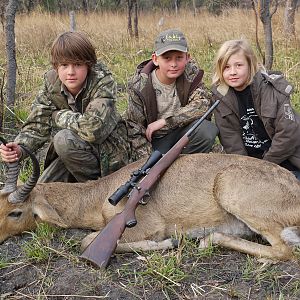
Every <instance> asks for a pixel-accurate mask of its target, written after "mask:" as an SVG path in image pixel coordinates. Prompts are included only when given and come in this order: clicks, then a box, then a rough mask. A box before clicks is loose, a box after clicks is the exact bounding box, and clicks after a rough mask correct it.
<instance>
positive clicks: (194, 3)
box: [193, 0, 197, 17]
mask: <svg viewBox="0 0 300 300" xmlns="http://www.w3.org/2000/svg"><path fill="white" fill-rule="evenodd" d="M193 12H194V17H196V14H197V7H196V1H195V0H193Z"/></svg>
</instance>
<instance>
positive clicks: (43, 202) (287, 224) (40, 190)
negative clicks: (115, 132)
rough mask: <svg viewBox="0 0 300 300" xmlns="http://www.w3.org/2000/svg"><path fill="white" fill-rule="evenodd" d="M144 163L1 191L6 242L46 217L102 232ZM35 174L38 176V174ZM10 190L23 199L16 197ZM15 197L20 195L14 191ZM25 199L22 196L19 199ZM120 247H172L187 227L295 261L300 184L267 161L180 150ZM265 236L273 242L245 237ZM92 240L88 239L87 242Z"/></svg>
mask: <svg viewBox="0 0 300 300" xmlns="http://www.w3.org/2000/svg"><path fill="white" fill-rule="evenodd" d="M143 163H144V162H143V161H138V162H135V163H132V164H130V165H128V166H126V167H124V168H122V169H120V170H119V171H117V172H115V173H113V174H111V175H109V176H106V177H104V178H100V179H99V180H97V181H90V182H87V183H46V184H45V183H44V184H36V179H32V178H31V181H30V182H31V183H30V182H29V183H25V185H24V186H21V187H18V189H17V191H14V192H13V193H11V192H5V193H2V195H1V196H0V200H1V202H2V203H1V208H0V241H4V240H5V239H6V238H8V237H9V236H12V235H16V234H19V233H21V232H23V231H25V230H31V229H33V228H34V227H35V226H36V221H37V222H39V221H45V222H49V223H52V224H55V225H58V226H62V227H65V228H91V229H94V230H101V229H102V228H103V227H104V226H105V224H107V222H108V221H109V220H110V219H111V218H112V217H113V216H114V215H115V214H116V213H117V212H119V211H121V210H122V209H123V207H124V203H125V201H126V199H123V200H122V201H121V202H120V203H119V204H118V205H117V206H116V207H115V206H112V205H111V204H110V203H109V202H108V201H107V199H108V197H109V196H110V195H111V194H112V193H113V192H114V191H115V190H116V189H117V188H118V187H119V186H121V185H122V184H124V182H125V181H126V180H127V179H128V178H129V177H130V174H131V173H132V172H133V171H134V170H137V169H138V168H139V167H140V166H141V165H142V164H143ZM32 176H33V177H34V175H32ZM9 194H10V195H13V196H16V195H17V198H18V197H19V198H20V199H19V200H21V201H23V202H19V203H11V202H10V201H9V200H8V197H9ZM10 198H14V197H12V196H10ZM19 200H18V201H19ZM136 217H137V220H138V224H137V225H136V226H135V227H134V228H128V229H127V230H126V231H125V232H124V234H123V237H122V239H121V241H120V243H119V245H118V248H117V251H119V252H120V251H122V252H124V251H132V250H137V249H142V250H149V249H161V248H170V247H172V246H173V240H172V238H171V236H172V235H174V232H175V231H177V232H182V233H186V234H188V235H190V236H192V237H200V238H204V234H206V236H205V238H204V239H202V245H205V244H206V242H207V239H208V238H209V239H210V240H211V241H212V243H214V244H218V245H221V246H224V247H228V248H231V249H234V250H237V251H241V252H244V253H248V254H252V255H256V256H258V257H266V258H271V259H280V260H286V259H291V258H292V257H293V255H292V247H291V246H292V245H296V244H298V243H299V242H300V234H299V232H300V231H299V230H298V226H300V183H299V181H298V180H297V179H296V178H295V177H294V176H293V174H291V173H290V172H289V171H287V170H285V169H283V168H281V167H279V166H277V165H275V164H272V163H268V162H265V161H262V160H258V159H253V158H250V157H245V156H238V155H226V154H192V155H183V156H180V157H179V158H178V159H177V160H176V161H175V162H174V164H172V165H171V167H170V168H169V169H168V170H167V171H166V173H165V174H164V175H163V176H162V177H161V179H160V181H159V182H158V184H157V185H156V187H155V188H154V189H153V190H152V191H151V197H150V199H149V201H148V204H147V205H144V206H143V205H139V207H138V208H137V211H136ZM253 233H257V234H260V235H261V236H262V237H263V238H265V239H266V240H267V241H268V242H269V243H270V245H262V244H258V243H256V242H252V241H249V240H246V239H244V238H245V237H251V235H253ZM90 240H91V239H89V238H86V241H85V242H86V243H88V242H89V241H90Z"/></svg>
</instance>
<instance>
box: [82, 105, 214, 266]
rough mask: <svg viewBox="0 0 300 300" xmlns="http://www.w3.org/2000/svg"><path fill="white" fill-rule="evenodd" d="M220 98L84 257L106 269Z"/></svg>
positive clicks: (150, 173) (155, 168)
mask: <svg viewBox="0 0 300 300" xmlns="http://www.w3.org/2000/svg"><path fill="white" fill-rule="evenodd" d="M219 102H220V100H217V101H216V102H215V103H214V104H213V105H212V106H211V107H210V109H209V110H208V111H207V112H206V113H205V114H204V115H203V116H202V117H201V118H200V119H199V120H198V121H197V122H196V123H195V124H194V125H193V126H192V127H191V128H190V129H189V130H188V131H187V132H186V134H185V135H184V136H183V137H182V138H181V139H180V140H179V141H178V142H177V143H176V144H175V145H174V146H173V147H172V148H171V149H170V150H169V151H168V152H167V153H166V154H164V155H163V156H162V158H160V160H159V161H158V162H157V163H156V164H154V165H153V167H152V168H151V169H150V170H149V171H148V172H147V174H146V176H145V177H144V178H143V179H142V180H141V181H140V182H139V184H138V185H136V184H135V185H134V187H133V188H132V190H131V192H130V196H129V198H128V200H127V202H126V204H125V207H124V209H123V211H121V212H120V213H117V214H116V215H115V216H114V217H113V218H112V219H111V220H110V221H109V222H108V223H107V224H106V226H105V227H104V229H103V230H101V232H100V233H99V234H98V235H97V236H96V237H95V239H94V240H93V241H92V242H91V243H90V244H89V245H88V246H87V247H86V249H85V250H84V251H83V253H82V254H81V256H80V257H81V258H83V259H85V260H88V261H90V262H91V263H92V264H94V265H95V266H98V267H100V268H106V267H107V265H108V263H109V260H110V257H111V255H112V254H113V253H114V251H115V249H116V247H117V243H118V241H119V240H120V238H121V237H122V234H123V232H124V231H125V229H126V227H129V228H131V227H134V226H135V225H136V224H137V220H136V217H135V210H136V208H137V206H138V205H139V204H140V201H141V199H143V197H144V196H145V195H147V194H149V190H150V189H151V188H152V187H153V186H154V184H155V183H156V182H157V181H158V180H159V178H160V176H162V175H163V173H164V172H165V171H166V170H167V169H168V168H169V166H170V165H171V164H172V163H173V162H174V161H175V160H176V158H177V157H178V156H179V155H180V154H181V152H182V149H183V148H184V147H185V146H186V145H187V144H188V142H189V136H190V135H191V133H192V132H193V131H194V130H195V129H196V128H197V127H198V126H199V125H200V124H201V123H202V122H203V120H204V119H205V118H206V117H207V116H208V115H209V114H210V113H211V112H212V111H213V110H214V109H215V107H216V106H217V105H218V104H219Z"/></svg>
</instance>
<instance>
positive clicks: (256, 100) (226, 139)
mask: <svg viewBox="0 0 300 300" xmlns="http://www.w3.org/2000/svg"><path fill="white" fill-rule="evenodd" d="M250 89H251V93H252V97H253V104H254V108H255V111H256V113H257V115H258V116H259V118H260V119H261V120H262V122H263V124H264V127H265V130H266V132H267V134H268V135H269V137H270V139H271V140H272V143H271V147H270V148H269V150H268V151H267V152H266V153H265V154H264V157H263V159H265V160H268V161H271V162H273V163H276V164H280V163H281V162H283V161H285V160H287V159H288V160H289V161H290V162H291V163H292V164H293V165H294V166H296V167H297V168H298V169H300V116H299V114H297V113H296V112H295V111H294V109H293V108H292V105H291V101H290V95H291V93H292V91H293V89H292V86H291V85H290V83H289V82H287V81H286V80H285V78H284V77H283V76H282V75H276V74H271V75H268V74H266V73H262V72H258V73H257V74H256V75H255V76H254V78H253V81H252V83H251V84H250ZM212 91H213V98H214V99H220V100H221V102H220V104H219V105H218V106H217V108H216V109H215V112H214V114H215V119H216V124H217V126H218V128H219V130H220V140H221V143H222V145H223V146H224V150H225V152H226V153H233V154H241V155H247V151H246V149H245V147H244V143H243V140H242V130H241V127H240V121H239V118H240V117H239V109H238V102H237V101H238V100H237V97H236V95H235V93H234V91H233V90H232V88H229V87H228V86H226V85H220V86H213V89H212Z"/></svg>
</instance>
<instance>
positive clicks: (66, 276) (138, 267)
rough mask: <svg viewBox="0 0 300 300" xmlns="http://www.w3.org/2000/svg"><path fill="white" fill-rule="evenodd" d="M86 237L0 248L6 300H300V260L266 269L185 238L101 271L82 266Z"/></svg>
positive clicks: (15, 240)
mask: <svg viewBox="0 0 300 300" xmlns="http://www.w3.org/2000/svg"><path fill="white" fill-rule="evenodd" d="M0 182H3V177H2V178H1V172H0ZM150 226H151V225H150ZM126 230H130V229H126ZM88 233H90V231H88V230H83V229H68V230H67V229H61V228H54V227H49V226H48V225H47V224H42V225H41V226H39V227H38V229H37V230H35V231H34V232H30V233H24V234H22V235H20V236H15V237H11V238H9V239H7V240H6V241H5V242H4V243H2V244H0V300H4V299H74V300H76V299H146V300H148V299H149V300H152V299H153V300H154V299H214V300H215V299H251V300H252V299H259V300H261V299H268V300H271V299H272V300H273V299H274V300H275V299H280V300H285V299H289V300H292V299H295V300H296V299H300V269H299V261H297V260H296V261H289V262H266V261H264V262H262V261H260V260H259V259H257V258H254V257H252V256H248V255H245V254H242V253H238V252H235V251H230V250H228V249H223V248H219V247H212V246H210V247H209V248H208V249H206V250H201V249H199V247H198V245H199V241H194V240H188V239H187V238H185V237H182V242H181V244H180V245H179V247H178V248H177V249H174V250H169V251H153V252H144V253H129V254H116V255H115V256H114V257H112V258H111V261H110V264H109V266H108V268H107V269H106V270H100V269H99V268H95V267H93V266H92V265H90V264H89V263H87V262H86V261H83V260H82V259H80V258H79V256H80V253H81V252H80V242H81V240H82V239H83V237H84V236H85V235H86V234H88ZM257 241H258V242H262V241H261V239H260V238H259V237H257ZM297 253H298V252H297Z"/></svg>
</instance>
